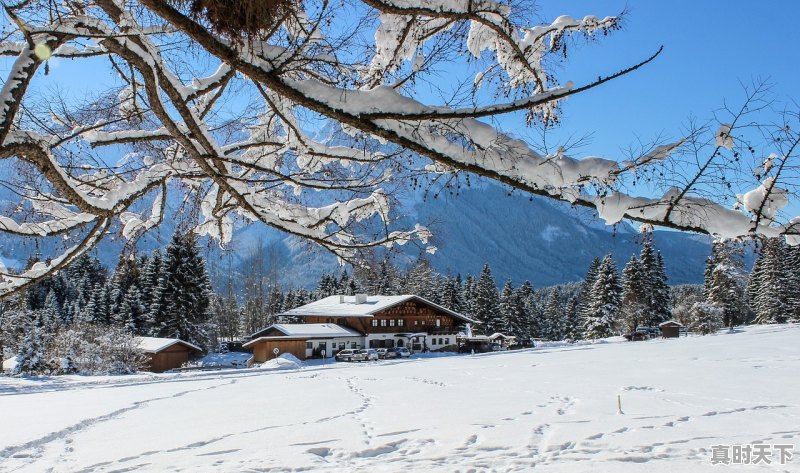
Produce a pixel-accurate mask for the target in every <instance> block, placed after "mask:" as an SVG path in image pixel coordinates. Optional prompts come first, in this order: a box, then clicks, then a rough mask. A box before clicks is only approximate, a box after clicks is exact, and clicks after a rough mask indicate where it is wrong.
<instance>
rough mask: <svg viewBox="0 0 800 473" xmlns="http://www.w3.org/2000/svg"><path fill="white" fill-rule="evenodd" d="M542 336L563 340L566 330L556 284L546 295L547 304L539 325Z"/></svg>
mask: <svg viewBox="0 0 800 473" xmlns="http://www.w3.org/2000/svg"><path fill="white" fill-rule="evenodd" d="M540 331H541V333H542V338H546V339H548V340H563V339H564V336H565V332H566V320H565V314H564V310H563V308H562V307H561V300H560V292H559V289H558V286H555V287H553V288H552V289H551V290H550V295H549V296H548V297H547V305H546V306H545V309H544V318H543V319H542V326H541V327H540Z"/></svg>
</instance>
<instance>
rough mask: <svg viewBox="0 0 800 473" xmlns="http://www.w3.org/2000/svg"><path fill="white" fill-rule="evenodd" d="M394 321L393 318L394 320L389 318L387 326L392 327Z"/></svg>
mask: <svg viewBox="0 0 800 473" xmlns="http://www.w3.org/2000/svg"><path fill="white" fill-rule="evenodd" d="M394 322H395V320H394V319H392V320H390V321H389V326H390V327H394Z"/></svg>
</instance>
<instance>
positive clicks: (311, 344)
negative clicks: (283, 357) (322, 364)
mask: <svg viewBox="0 0 800 473" xmlns="http://www.w3.org/2000/svg"><path fill="white" fill-rule="evenodd" d="M313 348H314V342H306V350H311V349H313Z"/></svg>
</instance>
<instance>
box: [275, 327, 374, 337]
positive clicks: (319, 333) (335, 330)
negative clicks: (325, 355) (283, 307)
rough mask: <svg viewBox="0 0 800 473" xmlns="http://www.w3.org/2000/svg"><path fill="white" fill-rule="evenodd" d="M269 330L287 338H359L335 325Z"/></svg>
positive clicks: (345, 328) (355, 334)
mask: <svg viewBox="0 0 800 473" xmlns="http://www.w3.org/2000/svg"><path fill="white" fill-rule="evenodd" d="M271 328H275V329H277V330H279V331H280V332H281V333H283V334H284V335H287V336H289V337H315V338H316V337H322V338H328V337H360V336H361V334H360V333H358V332H356V331H355V330H353V329H350V328H347V327H342V326H341V325H336V324H275V325H272V326H271Z"/></svg>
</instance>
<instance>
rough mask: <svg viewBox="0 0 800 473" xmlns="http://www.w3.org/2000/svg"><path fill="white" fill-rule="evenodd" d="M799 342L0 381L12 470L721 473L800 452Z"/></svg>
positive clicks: (1, 464) (724, 338)
mask: <svg viewBox="0 0 800 473" xmlns="http://www.w3.org/2000/svg"><path fill="white" fill-rule="evenodd" d="M798 337H800V326H798V325H788V326H786V325H784V326H758V327H748V328H744V329H739V330H737V331H736V332H735V333H732V334H731V333H727V332H723V333H720V334H718V335H714V336H708V337H689V338H683V339H678V340H654V341H649V342H618V341H616V340H611V341H610V342H609V343H599V344H594V345H582V346H573V347H561V348H559V347H551V348H540V349H532V350H522V351H515V352H500V353H493V354H485V355H474V356H471V355H463V356H449V357H439V358H427V359H410V360H403V361H383V362H374V363H369V364H341V363H340V364H327V365H318V366H308V367H306V368H304V369H294V370H288V371H269V370H258V369H250V370H241V371H220V372H211V373H191V374H165V375H139V376H132V377H117V378H90V377H69V376H65V377H59V378H58V379H50V380H25V379H12V378H0V412H2V416H3V429H1V430H0V471H26V472H27V471H30V472H38V471H48V470H50V469H52V471H87V472H88V471H92V472H103V471H133V470H135V471H290V470H291V471H298V470H306V469H308V470H313V471H341V472H349V471H432V472H434V471H435V472H439V471H441V472H451V471H529V470H530V469H531V468H533V467H535V468H536V471H546V472H547V471H558V472H561V471H563V472H566V471H569V472H574V471H614V472H626V471H631V472H633V471H648V472H669V473H674V472H684V471H687V472H688V471H717V470H714V469H713V468H712V466H711V446H712V445H717V444H733V445H750V444H753V443H763V444H793V443H795V444H796V439H797V438H798V437H800V404H798V402H797V399H798V396H797V395H798V392H800V385H799V384H798V380H797V373H798V372H799V371H800V348H798V343H797V340H798ZM286 365H289V367H291V366H292V365H291V363H284V364H283V365H282V366H283V367H286ZM617 396H620V398H621V401H622V412H623V413H619V412H618V410H617ZM794 448H795V450H794V453H795V458H794V459H792V460H790V461H789V462H788V463H787V464H785V465H779V464H776V463H777V462H778V458H777V456H775V457H773V458H772V464H770V465H765V464H760V465H748V466H738V467H737V466H728V467H725V468H724V470H725V471H728V470H731V471H800V456H798V455H797V453H798V452H797V450H796V446H795V447H794ZM720 471H722V470H720Z"/></svg>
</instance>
